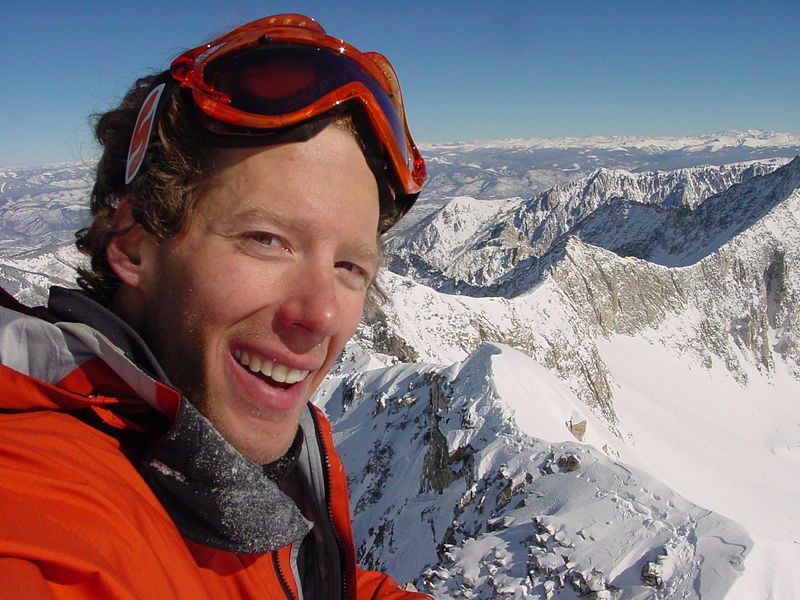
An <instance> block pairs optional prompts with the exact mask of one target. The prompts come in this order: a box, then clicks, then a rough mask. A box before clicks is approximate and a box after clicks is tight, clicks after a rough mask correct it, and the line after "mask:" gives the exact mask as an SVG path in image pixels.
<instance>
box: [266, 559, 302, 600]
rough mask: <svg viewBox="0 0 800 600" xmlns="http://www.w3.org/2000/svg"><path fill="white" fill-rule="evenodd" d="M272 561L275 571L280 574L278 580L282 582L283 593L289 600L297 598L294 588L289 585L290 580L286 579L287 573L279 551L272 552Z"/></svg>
mask: <svg viewBox="0 0 800 600" xmlns="http://www.w3.org/2000/svg"><path fill="white" fill-rule="evenodd" d="M272 563H273V565H274V566H275V572H276V573H277V574H278V581H280V582H281V588H283V593H284V594H285V595H286V597H287V598H288V599H289V600H297V598H295V597H294V594H293V593H292V588H290V587H289V580H288V579H286V574H285V573H284V572H283V568H282V567H281V561H280V560H279V559H278V553H277V552H275V551H273V552H272ZM297 585H300V582H297Z"/></svg>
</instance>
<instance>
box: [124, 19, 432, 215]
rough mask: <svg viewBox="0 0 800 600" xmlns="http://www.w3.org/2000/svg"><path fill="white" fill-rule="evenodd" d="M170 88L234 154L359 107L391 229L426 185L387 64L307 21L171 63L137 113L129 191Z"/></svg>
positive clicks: (267, 27) (240, 34)
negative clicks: (388, 196) (389, 202)
mask: <svg viewBox="0 0 800 600" xmlns="http://www.w3.org/2000/svg"><path fill="white" fill-rule="evenodd" d="M176 88H182V89H185V90H189V91H190V92H191V96H192V99H193V102H194V104H195V105H196V106H197V108H198V109H199V112H200V113H201V117H202V118H201V122H202V125H203V127H204V128H205V129H206V130H207V131H208V132H210V133H211V134H212V136H213V137H214V138H215V139H221V138H226V139H228V140H229V141H230V142H231V143H232V144H233V145H237V141H238V142H240V143H241V144H240V145H259V140H260V139H261V138H264V137H265V136H266V139H265V140H264V144H265V145H266V144H268V143H269V142H268V138H269V135H270V132H278V131H279V130H283V129H286V128H289V127H291V126H293V125H298V124H301V123H304V122H306V121H309V120H310V119H313V118H314V117H317V116H322V115H324V114H326V113H329V112H331V111H334V110H336V109H340V108H342V107H343V106H350V104H351V103H357V104H358V105H359V106H360V107H361V109H362V110H361V113H362V114H363V115H365V116H366V119H367V121H368V122H369V126H370V128H371V130H372V133H373V134H374V138H375V139H376V140H377V142H378V143H379V145H380V147H381V150H382V152H383V155H384V161H385V164H386V170H387V175H388V177H387V178H388V180H389V184H390V186H391V188H392V191H393V193H394V206H393V207H392V208H393V211H394V213H395V214H396V218H397V219H399V218H400V217H401V216H402V215H403V214H405V213H406V212H408V210H409V209H410V208H411V206H412V205H413V203H414V202H415V200H416V198H417V196H419V193H420V190H421V189H422V185H423V183H424V182H425V179H426V168H425V161H424V160H423V158H422V156H421V155H420V153H419V151H418V150H417V147H416V145H415V144H414V141H413V139H412V138H411V134H410V132H409V130H408V126H407V124H406V118H405V110H404V108H403V100H402V95H401V92H400V86H399V83H398V81H397V75H396V74H395V71H394V69H393V68H392V66H391V64H390V63H389V61H388V60H387V59H386V58H385V57H384V56H383V55H381V54H379V53H377V52H361V51H359V50H358V49H356V48H355V47H353V46H351V45H350V44H348V43H347V42H344V41H342V40H340V39H337V38H334V37H331V36H329V35H327V34H326V33H325V30H324V29H323V28H322V26H321V25H319V24H318V23H317V22H316V21H314V20H313V19H311V18H309V17H305V16H302V15H297V14H284V15H276V16H272V17H266V18H263V19H259V20H258V21H253V22H252V23H248V24H247V25H243V26H242V27H239V28H238V29H235V30H233V31H231V32H230V33H227V34H225V35H223V36H221V37H219V38H217V39H215V40H214V41H212V42H209V43H207V44H203V45H202V46H199V47H197V48H194V49H193V50H189V51H187V52H184V53H183V54H181V55H180V56H178V57H177V58H176V59H175V60H173V61H172V64H171V66H170V69H169V71H168V72H165V73H164V74H162V76H161V77H160V78H158V79H157V80H156V81H155V82H154V85H153V88H152V89H151V91H150V93H149V94H148V96H147V98H146V99H145V101H144V102H143V103H142V107H141V109H140V112H139V117H138V119H137V123H136V126H135V127H134V132H133V135H132V138H131V144H130V149H129V152H128V161H127V165H126V172H125V183H126V184H129V183H130V182H131V181H133V180H134V178H135V177H136V175H137V173H138V171H139V169H140V167H141V165H142V161H143V159H144V155H145V153H146V151H147V146H148V145H149V143H150V136H151V130H152V127H153V125H154V124H155V123H156V122H157V120H158V118H159V115H160V112H161V110H162V109H163V107H164V105H166V99H167V98H168V97H169V96H170V94H171V93H173V92H174V89H176ZM345 103H347V104H345ZM248 138H252V139H251V141H249V142H248Z"/></svg>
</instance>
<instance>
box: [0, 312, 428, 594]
mask: <svg viewBox="0 0 800 600" xmlns="http://www.w3.org/2000/svg"><path fill="white" fill-rule="evenodd" d="M8 303H9V301H8V300H7V299H6V304H7V305H8ZM76 340H80V343H78V342H77V341H76ZM105 346H106V340H105V339H104V338H103V337H102V336H100V335H98V334H97V332H94V331H93V330H91V329H89V328H87V327H85V326H81V325H80V324H77V325H76V324H68V325H64V324H61V323H55V324H53V323H47V322H44V321H42V320H40V319H38V318H35V317H33V316H30V315H23V314H21V313H18V312H13V311H10V310H8V309H6V308H0V363H2V364H0V599H2V600H5V599H14V600H17V599H23V600H34V599H39V598H41V599H49V598H58V599H87V598H97V599H104V600H105V599H112V598H113V599H120V600H122V599H125V600H128V599H129V600H141V599H145V598H147V599H150V598H153V599H159V600H160V599H170V598H181V599H192V600H203V599H208V600H222V599H226V598H237V599H239V598H242V599H245V598H247V599H249V598H299V597H301V596H300V595H299V590H298V582H297V579H296V576H295V573H296V572H297V570H296V569H297V568H296V565H295V564H294V559H295V558H296V554H297V548H296V546H297V544H293V545H288V546H284V547H281V548H279V549H278V550H276V551H273V552H261V553H254V554H243V553H234V552H228V551H224V550H219V549H216V548H213V547H210V546H206V545H202V544H200V543H197V542H194V541H191V540H189V539H186V538H184V537H183V536H182V535H181V533H180V531H179V530H178V527H177V526H176V525H175V523H174V521H173V519H172V518H171V517H170V515H169V514H168V512H167V511H166V510H165V508H164V507H163V505H162V503H161V502H160V501H159V500H158V498H157V497H156V495H155V494H154V493H153V490H151V488H150V487H149V486H148V484H147V483H146V482H145V480H144V479H143V478H142V476H141V475H140V472H139V471H138V470H137V468H136V467H135V466H134V464H133V463H132V460H131V458H130V457H131V454H132V452H133V453H135V449H133V448H132V447H131V446H130V445H129V444H127V443H126V442H125V441H124V440H127V439H138V438H136V437H135V436H137V435H143V436H145V438H146V435H147V432H146V431H141V429H142V427H141V423H142V422H143V421H142V419H141V418H139V417H140V416H141V415H142V414H143V411H148V412H155V409H154V408H153V407H156V406H157V407H159V408H160V410H161V412H163V413H165V414H166V415H167V416H168V417H174V414H175V410H176V408H177V407H178V406H179V405H180V402H181V399H180V395H179V394H178V392H176V391H175V390H173V389H171V388H168V387H167V386H164V385H163V384H160V383H158V382H154V381H152V380H149V379H148V378H147V377H146V376H144V374H143V373H142V372H141V371H139V370H138V369H137V368H136V367H135V366H133V365H132V363H130V362H129V361H127V362H125V361H122V360H120V355H119V354H115V355H113V356H111V357H110V358H109V357H108V352H109V349H108V348H106V347H105ZM76 347H78V351H77V352H76V351H75V348H76ZM14 348H17V351H14ZM88 348H93V351H98V349H99V352H98V354H96V355H95V356H94V357H93V358H92V357H91V353H90V352H89V351H88V350H87V349H88ZM67 349H69V350H70V353H69V354H63V353H65V352H66V351H67ZM59 353H61V354H59ZM104 354H105V355H106V356H105V357H104V358H101V356H103V355H104ZM46 357H47V358H46ZM48 359H49V360H48ZM72 362H74V363H75V364H74V365H73V364H72ZM42 363H44V364H42ZM110 365H111V366H110ZM70 367H74V368H71V369H70ZM65 371H66V374H64V372H65ZM43 373H44V374H46V376H44V377H43V376H42V374H43ZM35 375H38V376H35ZM59 376H60V378H59V379H58V380H57V381H52V380H50V381H48V378H50V379H52V377H59ZM148 386H150V387H149V388H148ZM143 389H144V390H145V393H144V394H142V393H141V392H142V390H143ZM148 389H149V391H148ZM133 390H137V392H134V391H133ZM311 413H312V414H311V416H312V419H313V422H314V424H315V427H316V428H317V432H316V434H317V439H319V440H320V453H321V455H322V456H323V457H324V463H325V464H324V465H323V467H324V468H325V469H326V480H327V482H328V483H329V486H328V491H327V498H326V500H327V505H328V510H329V518H330V524H331V526H332V528H333V530H334V531H335V535H336V539H337V540H338V546H339V550H340V556H339V563H340V564H341V580H342V589H341V590H333V589H325V588H324V587H323V589H322V594H323V597H325V598H358V599H362V598H385V599H387V600H393V599H397V600H399V599H408V600H410V599H413V598H426V597H427V596H425V595H424V594H417V593H412V592H406V591H403V590H400V589H399V588H398V587H397V586H396V584H394V582H393V581H392V580H391V578H389V577H388V576H385V575H383V574H380V573H374V572H368V571H363V570H360V569H358V568H357V567H356V561H355V551H354V545H353V539H352V530H351V524H350V512H349V502H348V498H347V489H346V478H345V475H344V470H343V467H342V464H341V461H340V459H339V458H338V455H337V454H336V452H335V450H334V448H333V440H332V436H331V430H330V425H329V424H328V422H327V421H326V420H325V418H324V417H323V416H322V414H321V413H320V411H319V410H318V409H316V408H311ZM145 422H146V420H145ZM130 435H133V436H134V437H133V438H131V437H130ZM323 586H324V582H323Z"/></svg>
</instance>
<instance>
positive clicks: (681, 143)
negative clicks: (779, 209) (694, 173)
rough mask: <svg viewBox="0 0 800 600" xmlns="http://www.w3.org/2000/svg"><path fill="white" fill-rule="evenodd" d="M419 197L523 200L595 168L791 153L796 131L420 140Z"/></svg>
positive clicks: (796, 145)
mask: <svg viewBox="0 0 800 600" xmlns="http://www.w3.org/2000/svg"><path fill="white" fill-rule="evenodd" d="M422 151H423V153H424V154H425V157H426V159H427V161H428V165H429V173H430V180H429V182H428V184H427V190H426V192H425V195H426V197H430V198H443V197H446V196H472V197H476V198H481V199H484V198H508V197H511V196H522V197H523V198H524V197H530V196H532V195H533V194H535V193H537V192H540V191H544V190H547V189H549V188H551V187H552V186H554V185H556V184H563V183H566V182H568V181H570V180H572V179H575V178H578V177H583V176H586V175H588V174H589V173H591V172H592V171H594V170H595V169H598V168H601V167H602V168H606V169H624V170H628V171H672V170H675V169H682V168H686V167H696V166H702V165H723V164H729V163H734V162H744V161H748V160H755V159H758V160H763V159H769V158H776V157H782V158H792V157H794V156H796V155H798V154H800V135H794V134H787V133H778V132H774V131H760V130H752V131H727V132H722V133H714V134H708V135H699V136H692V137H689V136H686V137H655V138H654V137H634V136H605V137H602V136H594V137H583V138H579V137H572V138H533V139H507V140H497V141H489V142H472V143H450V144H425V145H423V146H422Z"/></svg>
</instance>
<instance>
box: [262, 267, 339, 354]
mask: <svg viewBox="0 0 800 600" xmlns="http://www.w3.org/2000/svg"><path fill="white" fill-rule="evenodd" d="M281 284H283V282H282V283H281ZM285 284H286V285H287V287H286V289H285V290H284V296H283V297H284V300H283V302H282V303H281V306H280V308H279V310H278V314H277V318H278V320H279V322H280V324H281V326H282V328H284V329H285V330H287V331H288V332H290V333H291V335H290V336H288V337H289V340H296V342H297V344H298V345H303V346H305V345H310V346H315V345H317V344H319V343H320V342H321V341H322V340H323V339H324V338H327V337H332V336H333V335H334V334H335V333H336V332H337V331H338V330H339V321H340V307H339V298H338V297H337V294H336V282H335V273H334V269H333V266H330V267H327V268H326V267H324V266H315V267H306V268H298V269H297V270H296V271H295V272H294V273H293V274H292V276H291V281H286V282H285ZM304 350H307V348H298V349H297V351H304Z"/></svg>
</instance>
